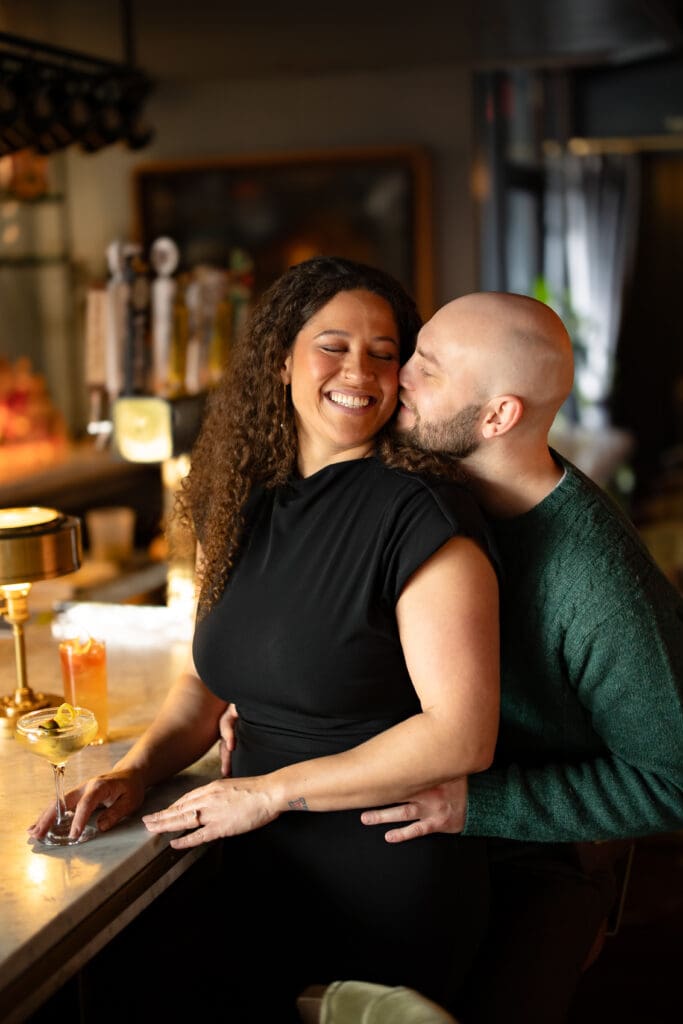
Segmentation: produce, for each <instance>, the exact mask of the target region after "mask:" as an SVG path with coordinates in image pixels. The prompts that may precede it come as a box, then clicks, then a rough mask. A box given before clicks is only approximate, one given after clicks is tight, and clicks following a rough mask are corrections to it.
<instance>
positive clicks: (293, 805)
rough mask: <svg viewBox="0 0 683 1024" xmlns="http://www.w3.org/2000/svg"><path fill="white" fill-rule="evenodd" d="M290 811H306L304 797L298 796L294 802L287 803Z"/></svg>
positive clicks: (306, 806)
mask: <svg viewBox="0 0 683 1024" xmlns="http://www.w3.org/2000/svg"><path fill="white" fill-rule="evenodd" d="M289 809H290V811H307V810H308V804H307V803H306V797H304V796H300V797H297V799H296V800H290V801H289Z"/></svg>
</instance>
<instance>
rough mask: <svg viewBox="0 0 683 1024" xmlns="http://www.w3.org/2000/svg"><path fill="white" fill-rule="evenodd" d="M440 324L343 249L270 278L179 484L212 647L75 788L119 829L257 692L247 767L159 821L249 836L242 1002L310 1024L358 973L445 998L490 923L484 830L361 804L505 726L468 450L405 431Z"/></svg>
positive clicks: (235, 918)
mask: <svg viewBox="0 0 683 1024" xmlns="http://www.w3.org/2000/svg"><path fill="white" fill-rule="evenodd" d="M419 326H420V318H419V316H418V314H417V311H416V308H415V305H414V303H413V301H412V300H411V299H410V297H409V296H408V295H407V294H406V292H405V291H404V290H403V288H402V287H401V286H400V285H399V284H398V282H396V281H395V280H394V279H393V278H392V277H391V276H390V275H388V274H386V273H384V272H383V271H380V270H377V269H375V268H372V267H368V266H365V265H364V264H360V263H356V262H354V261H351V260H346V259H339V258H331V257H319V258H316V259H312V260H309V261H306V262H305V263H301V264H298V265H296V266H294V267H292V268H290V269H289V270H288V271H287V272H286V273H285V274H283V275H282V277H281V278H279V279H278V280H277V281H276V282H275V284H274V285H272V286H271V287H270V289H269V290H268V291H267V292H266V293H265V294H264V295H263V297H262V298H261V300H260V302H259V303H258V305H257V306H256V308H255V310H254V312H253V315H252V317H251V319H250V323H249V325H248V329H247V331H246V333H245V335H244V337H243V338H242V339H241V340H240V342H239V344H238V345H237V346H236V348H235V351H234V354H233V357H232V359H231V362H230V366H229V367H228V368H227V371H226V373H225V375H224V379H223V380H222V381H221V383H220V384H219V385H218V386H217V387H216V389H215V391H214V392H213V393H212V394H211V396H210V401H209V407H208V411H207V415H206V417H205V422H204V424H203V427H202V431H201V433H200V436H199V438H198V441H197V443H196V445H195V448H194V450H193V453H192V465H191V471H190V474H189V476H188V478H187V481H186V487H185V490H184V492H183V494H182V496H181V505H182V510H181V511H182V515H183V517H184V518H185V521H186V522H187V523H189V524H191V526H192V529H193V530H194V532H195V535H196V537H197V539H198V542H199V543H198V563H197V579H198V587H199V597H198V611H197V622H196V627H195V634H194V639H193V664H192V665H190V666H189V667H188V671H187V672H186V673H185V674H184V675H183V676H182V678H181V679H179V680H178V681H177V683H176V684H175V685H174V687H173V688H172V689H171V691H170V692H169V695H168V697H167V699H166V700H165V702H164V705H163V706H162V708H161V710H160V711H159V714H158V715H157V717H156V719H155V721H154V722H153V723H152V725H151V726H150V727H149V729H148V730H147V731H146V733H145V734H144V735H143V736H142V737H141V738H140V739H139V740H138V741H137V742H136V744H135V745H134V746H133V747H132V748H131V750H130V751H128V753H126V754H125V755H124V757H123V758H122V759H121V760H120V761H119V762H118V764H117V765H116V766H115V767H114V769H113V770H112V771H111V772H109V773H107V774H106V775H103V776H99V777H98V778H96V779H94V780H91V781H90V782H88V783H87V784H85V785H84V786H81V787H79V788H78V789H77V790H74V791H73V792H72V793H71V794H69V798H68V803H69V806H75V818H74V824H73V829H72V831H73V832H74V833H77V832H78V831H79V830H80V829H82V827H83V826H84V824H85V822H86V821H87V819H88V817H89V816H90V814H91V813H92V812H93V811H94V810H95V809H96V808H97V807H98V806H101V805H104V806H105V810H104V811H102V812H101V813H100V814H99V816H98V821H97V824H98V827H99V828H100V830H103V831H104V830H106V829H108V828H111V826H112V825H113V824H115V822H117V821H119V820H120V819H121V818H122V817H124V815H130V814H131V812H132V811H134V810H136V809H137V808H138V807H139V806H140V805H141V804H142V802H143V797H144V792H145V789H146V788H147V787H148V786H150V785H153V784H154V783H157V782H159V781H161V780H162V779H165V778H167V777H169V776H170V775H172V774H174V773H176V772H178V771H180V770H182V769H183V768H185V767H186V766H188V765H189V764H191V763H192V762H193V761H195V760H196V759H197V758H199V757H200V756H201V755H203V754H204V753H206V751H207V750H208V749H209V747H210V746H211V744H212V743H214V742H216V740H217V739H218V735H219V719H220V717H221V715H222V714H223V713H224V712H225V710H226V708H227V707H228V705H230V704H231V703H234V704H235V705H236V707H237V711H238V720H237V731H236V744H235V750H234V752H233V754H232V765H231V769H232V771H231V775H230V777H228V778H220V779H216V780H215V781H213V782H211V783H209V784H208V785H206V786H202V787H199V788H197V789H194V790H192V791H190V792H188V793H186V794H185V795H184V796H182V797H181V798H180V799H179V800H177V801H176V802H175V803H174V804H172V805H171V806H170V807H168V808H166V809H165V810H162V811H159V812H157V813H154V814H149V815H146V816H145V817H144V818H143V821H144V823H145V825H146V827H147V828H148V829H149V830H150V831H151V832H154V833H166V832H175V833H177V832H179V831H183V830H186V831H185V834H184V835H182V836H180V837H178V838H173V839H172V840H171V845H172V846H173V847H175V848H176V849H186V848H188V847H192V846H197V845H199V844H201V843H206V842H210V841H212V840H216V839H219V838H227V837H230V838H229V839H228V840H227V842H226V844H225V850H224V857H225V863H226V869H227V870H228V871H229V872H230V879H231V881H233V882H235V883H237V884H236V885H234V886H231V887H230V892H229V893H228V892H227V891H226V893H225V894H224V899H225V905H224V913H225V914H226V920H228V921H229V926H230V934H231V935H232V936H233V937H234V942H233V943H231V945H230V946H229V947H226V948H225V949H224V950H223V951H222V955H223V957H224V960H222V961H221V960H220V958H219V960H218V962H219V963H224V965H226V966H227V965H228V964H229V963H233V964H234V963H235V962H237V963H239V969H238V970H236V971H235V972H234V976H231V979H230V984H229V992H226V993H224V995H223V997H224V1001H225V1009H226V1011H228V1013H229V1015H230V1020H236V1021H237V1020H243V1019H244V1020H246V1019H249V1020H264V1021H265V1020H266V1019H273V1020H275V1019H277V1020H278V1021H285V1020H287V1019H288V1014H289V1015H291V1018H292V1019H293V1020H296V1019H297V1018H296V1016H295V996H296V993H297V992H298V991H300V990H301V989H302V988H303V987H304V985H305V984H307V983H309V982H320V983H324V982H326V981H331V980H333V979H334V978H337V977H346V978H353V977H359V978H363V979H364V980H369V981H376V982H378V983H384V984H403V985H410V986H411V987H414V988H416V989H418V990H419V991H421V992H422V993H424V994H425V995H426V996H428V997H430V998H432V999H435V1000H437V1001H439V1002H442V1003H447V1002H448V1001H449V997H450V995H451V994H452V990H453V989H454V988H455V987H457V984H458V982H459V980H460V979H461V978H462V976H463V974H464V972H465V970H466V968H467V966H468V964H469V961H470V958H471V956H472V954H473V952H474V949H475V947H476V945H477V943H478V940H479V938H480V936H481V933H482V930H483V927H484V924H485V906H486V884H485V868H484V865H483V861H482V859H481V851H480V849H479V847H478V846H477V845H474V844H472V843H471V842H468V840H463V839H462V838H461V837H458V836H440V835H432V836H429V837H428V838H425V839H424V841H421V842H419V843H406V844H402V845H401V846H400V848H399V847H394V846H392V845H390V844H388V843H386V842H385V841H384V838H383V836H382V835H380V834H378V833H377V832H374V831H373V830H371V829H365V828H364V827H363V825H362V824H361V821H360V815H359V813H358V812H359V810H360V809H363V808H365V807H370V806H378V805H383V804H389V803H392V802H395V801H397V800H400V799H405V798H408V797H409V796H410V795H411V794H413V793H416V792H418V791H419V790H421V789H424V788H425V787H427V786H430V785H433V784H436V783H439V782H443V781H445V780H447V779H452V778H454V777H456V776H458V775H466V774H470V773H472V772H476V771H480V770H482V769H484V768H486V767H487V766H488V765H489V764H490V762H491V759H492V756H493V750H494V744H495V739H496V733H497V725H498V701H499V693H498V687H499V677H498V585H497V577H496V572H495V569H494V567H493V563H492V559H491V554H490V552H489V547H488V539H487V534H486V530H485V527H484V525H483V520H482V519H481V517H480V514H479V511H478V508H477V506H476V505H475V504H474V501H473V499H472V498H471V496H470V494H469V492H468V491H467V490H466V488H465V487H464V485H463V484H462V482H461V481H460V480H458V479H455V477H456V475H457V473H456V470H455V469H454V465H453V463H451V462H449V461H448V459H447V458H445V457H437V456H432V455H431V454H425V453H423V454H421V455H417V454H412V455H411V454H409V453H408V452H407V451H403V450H402V449H401V446H400V444H399V443H398V442H396V441H393V440H392V438H391V434H390V432H389V429H388V428H389V424H390V422H391V419H392V416H393V413H394V410H395V407H396V402H397V393H398V370H399V366H400V364H401V363H402V362H403V361H404V360H405V359H406V358H407V357H408V356H409V355H410V353H411V352H412V349H413V346H414V342H415V337H416V334H417V330H418V329H419ZM449 477H450V479H449ZM45 827H46V825H45V822H44V821H43V820H42V819H41V822H40V823H38V825H37V826H36V827H34V834H38V832H37V830H39V829H40V828H43V829H44V828H45ZM226 888H227V887H226ZM236 890H237V891H236ZM217 898H218V897H217ZM215 909H216V908H215V907H214V908H212V915H213V913H214V912H215ZM228 915H229V916H228ZM293 931H294V932H295V933H296V935H297V938H296V943H295V944H293V943H292V932H293ZM231 958H232V959H231ZM250 964H251V965H252V967H253V968H254V976H253V977H252V979H251V981H252V984H251V986H250V984H249V976H250V967H249V965H250ZM264 971H265V973H266V974H267V978H268V984H267V985H263V984H262V983H260V982H259V981H256V980H255V979H257V978H261V977H262V976H263V973H264ZM238 978H239V979H240V980H239V981H238ZM202 997H203V999H204V998H205V997H206V992H203V993H202ZM238 1008H240V1009H239V1010H238ZM240 1012H242V1013H243V1014H244V1016H239V1015H238V1014H239V1013H240ZM276 1012H277V1014H278V1015H277V1017H275V1016H272V1017H268V1016H267V1014H269V1013H271V1014H275V1013H276Z"/></svg>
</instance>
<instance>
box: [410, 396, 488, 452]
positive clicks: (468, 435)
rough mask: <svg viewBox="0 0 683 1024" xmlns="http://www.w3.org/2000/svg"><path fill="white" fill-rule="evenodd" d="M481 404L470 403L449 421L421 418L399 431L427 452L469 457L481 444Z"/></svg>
mask: <svg viewBox="0 0 683 1024" xmlns="http://www.w3.org/2000/svg"><path fill="white" fill-rule="evenodd" d="M480 413H481V406H480V405H466V406H465V408H464V409H461V410H460V412H457V413H456V414H455V416H452V417H451V418H450V419H449V420H441V422H439V423H428V422H426V421H425V422H422V421H421V420H420V419H419V418H418V421H417V423H416V424H415V426H414V427H410V429H409V430H399V431H397V433H398V434H399V436H400V437H401V440H403V441H405V442H406V443H407V444H410V445H412V446H413V447H414V448H419V449H420V450H421V451H427V452H447V453H448V454H449V455H454V456H455V457H456V458H457V459H466V458H467V456H468V455H471V454H472V452H474V451H476V450H477V448H478V447H479V444H480V437H479V434H478V431H477V424H478V422H479V414H480Z"/></svg>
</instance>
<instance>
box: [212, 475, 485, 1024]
mask: <svg viewBox="0 0 683 1024" xmlns="http://www.w3.org/2000/svg"><path fill="white" fill-rule="evenodd" d="M458 534H465V535H467V536H471V537H474V538H475V539H478V540H479V541H480V542H481V543H482V546H483V547H484V548H485V549H487V550H488V547H489V542H488V537H487V534H486V527H485V525H484V522H483V519H482V517H481V515H480V513H479V510H478V507H477V506H476V504H475V502H474V500H473V498H472V497H471V495H470V494H469V493H468V492H467V491H466V490H465V489H464V488H463V487H461V486H459V485H455V484H451V483H447V482H435V481H427V480H426V479H424V478H422V477H420V476H417V475H414V474H410V473H403V472H400V471H397V470H391V469H388V468H387V467H385V466H384V465H383V464H382V463H381V462H379V461H378V460H377V459H375V458H366V459H359V460H353V461H348V462H341V463H337V464H334V465H330V466H327V467H326V468H324V469H322V470H320V471H319V472H318V473H316V474H315V475H313V476H311V477H308V478H306V479H304V480H301V479H296V480H292V481H291V482H290V483H288V484H287V485H286V486H283V487H281V488H278V489H275V490H262V491H258V492H255V493H254V495H253V496H252V498H251V500H250V502H249V507H248V528H247V535H246V539H245V543H244V545H243V548H242V551H241V554H240V556H239V559H238V562H237V564H236V566H235V569H234V571H233V573H232V575H231V577H230V580H229V581H228V585H227V586H226V588H225V591H224V593H223V596H222V598H221V600H220V601H219V602H218V603H217V605H216V606H215V607H214V608H213V609H212V610H211V612H210V613H209V614H208V615H207V616H206V617H205V618H204V619H203V620H202V621H201V622H199V624H198V625H197V628H196V631H195V637H194V644H193V653H194V658H195V663H196V666H197V669H198V671H199V674H200V676H201V678H202V679H203V680H204V682H205V683H206V685H207V686H208V687H209V688H210V689H211V690H212V691H213V692H215V693H216V694H218V695H219V696H221V697H222V698H224V699H225V700H229V701H234V702H235V704H236V705H237V708H238V711H239V715H240V718H239V725H238V735H237V750H236V752H235V754H234V757H233V772H234V774H235V775H236V776H237V775H239V776H245V775H259V774H263V773H264V772H268V771H272V770H274V769H277V768H279V767H282V766H283V765H286V764H291V763H294V762H297V761H302V760H306V759H308V758H312V757H318V756H322V755H326V754H333V753H335V752H338V751H342V750H346V749H348V748H350V747H353V746H356V745H357V744H359V743H362V742H363V741H364V740H366V739H368V738H370V737H371V736H374V735H375V734H377V733H378V732H380V731H382V730H385V729H387V728H389V727H390V726H391V725H393V724H395V723H396V722H398V721H401V720H403V719H404V718H407V717H409V716H410V715H413V714H415V713H416V712H418V711H419V702H418V699H417V697H416V694H415V691H414V689H413V686H412V683H411V680H410V677H409V675H408V671H407V669H406V665H405V661H404V658H403V653H402V649H401V644H400V640H399V635H398V628H397V624H396V616H395V606H396V602H397V600H398V597H399V595H400V593H401V590H402V588H403V587H404V585H405V583H406V581H407V580H408V579H409V577H410V576H411V574H412V573H413V572H414V571H415V570H416V569H417V568H418V567H419V566H420V565H421V564H422V563H423V562H424V561H425V560H426V559H428V558H429V557H430V555H432V554H433V553H434V552H435V551H436V550H437V549H438V548H439V547H441V546H442V545H443V544H444V543H445V542H446V541H447V540H448V539H449V538H451V537H453V536H456V535H458ZM414 756H415V763H416V764H418V763H419V759H420V751H419V750H416V751H415V755H414ZM385 831H386V829H385V828H383V827H378V826H373V827H368V826H364V825H362V824H361V822H360V810H353V811H343V812H328V813H315V812H313V813H306V812H287V813H285V814H282V815H280V817H279V818H278V819H277V820H276V821H274V822H272V823H271V824H270V825H268V826H266V827H265V828H262V829H259V830H257V831H255V832H251V833H248V834H247V835H245V836H239V837H235V838H230V839H227V840H226V841H225V850H224V857H225V868H226V874H227V876H228V878H229V879H230V884H229V887H228V888H226V898H227V899H228V900H229V903H230V910H229V911H226V913H228V914H229V919H230V922H231V928H230V936H231V938H232V939H234V945H233V944H232V943H231V944H230V945H229V946H226V964H227V963H229V962H231V957H230V953H229V952H228V949H229V950H230V951H231V953H235V952H238V953H239V956H240V958H242V960H241V967H240V971H239V979H240V983H243V982H244V979H245V978H249V977H250V975H251V974H252V971H251V968H252V967H253V968H254V970H255V974H254V978H260V979H261V981H255V980H254V979H253V978H252V982H251V983H250V984H247V986H246V987H247V989H248V994H247V996H246V999H247V1002H248V1003H249V1007H250V1012H251V1010H253V1008H254V1006H255V1005H258V1006H262V1012H264V1013H265V1012H275V1010H276V1009H277V1012H279V1013H281V1014H284V1013H286V1010H287V1008H289V1009H292V1008H293V1005H294V1003H293V997H294V995H295V994H296V992H297V991H300V990H301V989H302V988H303V987H305V985H306V984H311V983H318V982H319V983H325V982H328V981H331V980H334V979H338V978H356V979H362V980H366V981H375V982H380V983H383V984H389V985H407V986H411V987H413V988H416V989H418V990H419V991H421V992H422V993H424V994H425V995H427V996H429V997H430V998H432V999H434V1000H436V1001H438V1002H442V1003H445V1004H446V1003H448V1002H449V1001H450V996H451V994H452V992H453V991H454V990H455V989H456V988H457V987H458V985H459V983H460V981H461V979H462V977H463V974H464V972H465V971H466V969H467V967H468V965H469V963H470V960H471V957H472V954H473V952H474V950H475V948H476V946H477V944H478V942H479V940H480V938H481V935H482V932H483V928H484V925H485V917H486V907H487V895H488V890H487V876H486V868H485V863H484V859H483V849H482V846H481V843H480V841H478V840H471V839H463V838H461V837H457V836H446V835H435V836H429V837H426V838H422V839H419V840H413V841H411V842H408V843H403V844H397V845H391V844H389V843H387V842H385V840H384V832H385ZM293 935H297V936H298V938H297V939H296V940H295V939H294V938H293ZM264 977H266V978H268V979H269V983H268V984H267V985H265V986H264V985H263V983H262V979H263V978H264ZM255 999H256V1000H257V1003H254V1000H255ZM238 1019H239V1018H238ZM245 1019H246V1015H245ZM252 1019H255V1018H252ZM264 1019H265V1018H264ZM278 1019H280V1018H278ZM282 1019H286V1017H283V1018H282ZM293 1019H296V1018H293Z"/></svg>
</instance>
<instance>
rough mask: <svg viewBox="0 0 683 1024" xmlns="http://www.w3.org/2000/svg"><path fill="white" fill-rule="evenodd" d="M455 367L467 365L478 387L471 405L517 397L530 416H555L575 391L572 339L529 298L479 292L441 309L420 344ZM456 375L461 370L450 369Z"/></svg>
mask: <svg viewBox="0 0 683 1024" xmlns="http://www.w3.org/2000/svg"><path fill="white" fill-rule="evenodd" d="M432 340H433V341H434V342H435V343H436V342H437V341H438V346H439V351H440V353H441V355H442V356H443V358H444V360H447V362H448V364H449V365H451V364H452V361H453V360H457V361H459V362H461V365H463V366H464V365H467V367H468V369H469V371H470V372H471V373H472V374H473V378H474V379H476V382H477V384H478V388H479V391H478V394H476V395H472V401H473V402H477V403H481V402H484V401H487V400H488V399H489V398H492V397H493V396H495V395H502V394H513V395H517V396H518V397H520V398H521V399H522V400H523V401H524V405H525V408H526V410H527V412H529V413H534V412H536V413H544V414H545V416H550V418H551V419H552V417H554V415H555V413H556V412H557V410H558V409H559V408H560V406H561V405H562V403H563V402H564V401H565V399H566V398H567V396H568V395H569V393H570V392H571V389H572V383H573V378H574V361H573V354H572V344H571V340H570V338H569V334H568V333H567V330H566V328H565V326H564V324H563V323H562V321H561V319H560V318H559V316H558V315H557V314H556V313H555V312H554V311H553V310H552V309H551V308H550V307H549V306H547V305H545V303H543V302H539V301H538V300H537V299H532V298H530V297H529V296H526V295H514V294H508V293H504V292H475V293H474V294H471V295H463V296H462V297H461V298H459V299H454V300H453V301H452V302H449V303H447V305H445V306H443V307H442V308H441V309H440V310H439V311H438V312H437V313H435V314H434V316H433V317H432V318H431V320H429V321H428V322H427V324H425V327H424V328H423V329H422V331H421V332H420V341H421V342H423V344H424V345H425V346H426V347H427V349H428V348H429V345H430V341H432ZM451 368H452V369H454V370H455V372H457V366H451Z"/></svg>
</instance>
